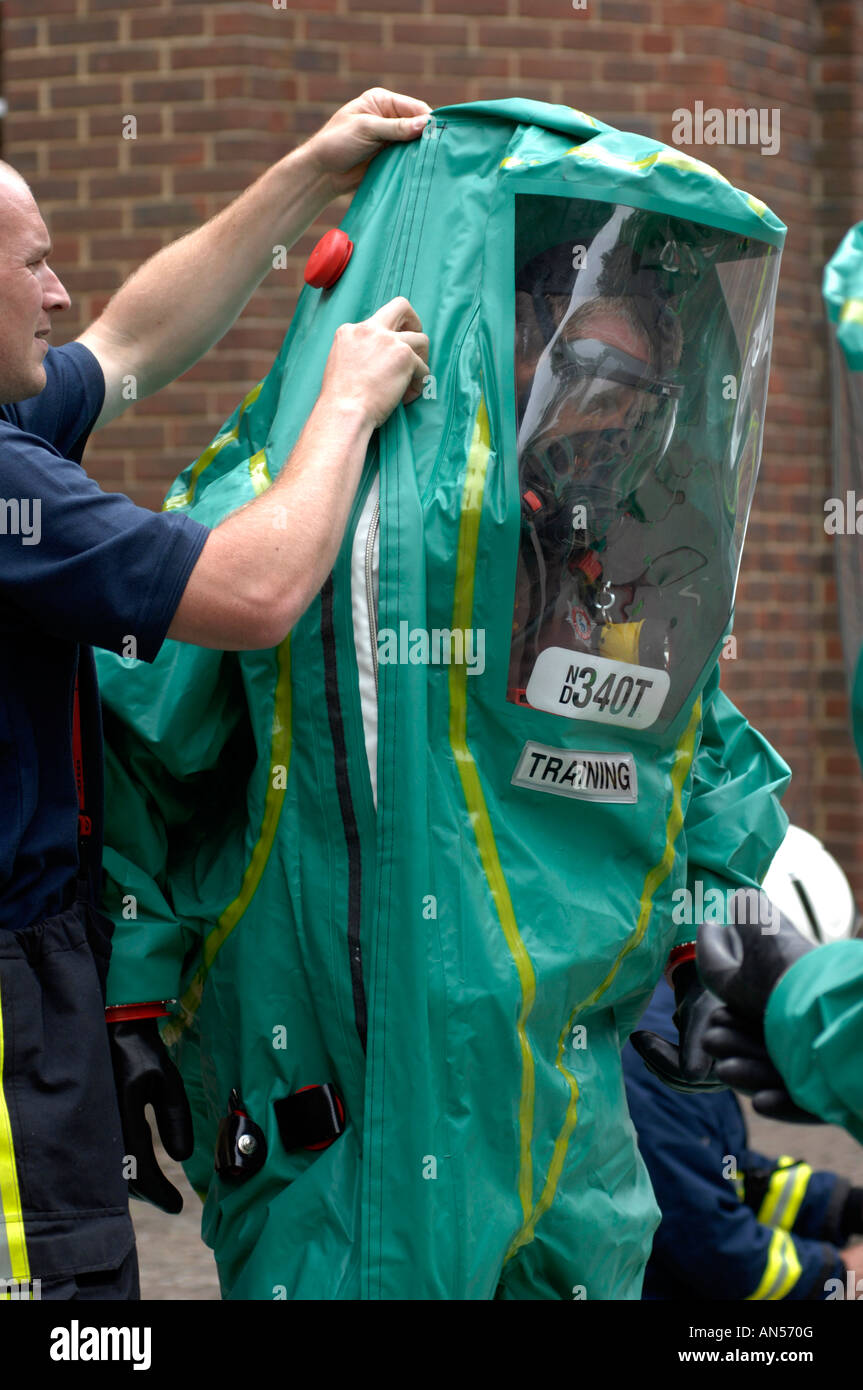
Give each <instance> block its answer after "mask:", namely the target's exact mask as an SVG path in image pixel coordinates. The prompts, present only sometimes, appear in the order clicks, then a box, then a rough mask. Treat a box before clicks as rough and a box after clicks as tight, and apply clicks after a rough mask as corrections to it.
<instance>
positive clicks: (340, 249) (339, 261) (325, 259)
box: [303, 227, 354, 290]
mask: <svg viewBox="0 0 863 1390" xmlns="http://www.w3.org/2000/svg"><path fill="white" fill-rule="evenodd" d="M353 249H354V243H353V242H352V241H351V239H350V237H349V236H348V234H347V232H343V231H342V230H341V228H340V227H334V228H333V230H332V231H330V232H325V233H324V235H323V236H322V237H321V239H320V241H319V242H318V244H317V246H316V247H315V249H314V250H313V251H312V254H311V255H310V256H309V259H308V260H307V261H306V269H305V273H304V275H303V279H304V280H305V282H306V284H307V285H311V286H312V287H313V288H314V289H316V290H329V289H331V288H332V286H333V285H334V284H335V283H336V281H337V280H338V278H339V276H340V275H341V273H342V271H343V270H344V268H345V266H346V265H347V263H348V261H349V260H350V258H351V254H352V252H353Z"/></svg>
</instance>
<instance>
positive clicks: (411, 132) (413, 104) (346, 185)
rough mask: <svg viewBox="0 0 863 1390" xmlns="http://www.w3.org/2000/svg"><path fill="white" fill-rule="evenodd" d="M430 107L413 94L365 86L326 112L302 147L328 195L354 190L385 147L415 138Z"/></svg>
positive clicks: (421, 128) (423, 124)
mask: <svg viewBox="0 0 863 1390" xmlns="http://www.w3.org/2000/svg"><path fill="white" fill-rule="evenodd" d="M430 111H431V107H430V106H428V105H426V103H425V102H424V101H420V100H419V99H418V98H417V97H406V96H402V95H401V93H399V92H389V91H387V89H386V88H385V87H370V88H369V90H368V91H367V92H363V94H362V96H359V97H356V98H355V99H354V100H353V101H349V102H348V103H347V105H346V106H342V107H340V108H339V110H338V111H337V112H336V113H335V115H334V116H331V117H330V119H329V120H328V121H327V123H326V125H325V126H322V127H321V129H320V130H319V131H318V132H317V134H316V135H313V136H312V137H311V139H310V140H309V141H308V142H307V144H306V146H305V150H306V153H307V154H308V155H309V157H310V159H311V160H312V163H313V164H314V165H315V167H316V168H317V169H318V170H319V171H320V173H321V174H323V175H325V176H326V177H327V178H328V179H329V181H330V184H331V187H332V190H333V196H334V197H336V196H338V194H340V193H350V192H351V190H352V189H354V188H356V187H357V186H358V185H359V183H360V181H361V179H362V177H363V174H364V173H365V172H366V169H367V168H368V167H369V164H370V163H371V161H372V160H373V159H374V157H375V155H376V154H379V153H380V151H381V150H382V149H383V148H384V146H385V145H389V144H393V143H399V142H402V143H404V142H406V141H408V140H415V139H416V138H417V136H418V135H419V134H420V133H421V131H422V130H423V127H424V126H425V125H426V120H425V119H424V118H425V117H426V116H428V114H429V112H430Z"/></svg>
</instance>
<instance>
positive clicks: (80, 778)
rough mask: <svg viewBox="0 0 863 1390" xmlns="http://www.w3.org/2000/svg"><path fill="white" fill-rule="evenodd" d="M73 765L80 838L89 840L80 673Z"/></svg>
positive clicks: (76, 693) (76, 691)
mask: <svg viewBox="0 0 863 1390" xmlns="http://www.w3.org/2000/svg"><path fill="white" fill-rule="evenodd" d="M72 765H73V767H74V769H75V786H76V788H77V791H78V836H79V838H80V839H82V840H87V839H89V837H90V836H91V835H92V833H93V822H92V821H91V819H90V817H89V816H88V815H87V809H86V807H85V805H84V741H83V739H82V737H81V701H80V699H79V696H78V673H77V672H76V673H75V702H74V705H73V708H72Z"/></svg>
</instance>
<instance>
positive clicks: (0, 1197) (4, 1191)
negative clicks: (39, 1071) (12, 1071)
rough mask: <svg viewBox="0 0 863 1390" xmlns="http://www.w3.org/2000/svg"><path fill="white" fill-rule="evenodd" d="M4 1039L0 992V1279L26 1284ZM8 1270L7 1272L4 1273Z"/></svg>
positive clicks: (26, 1264)
mask: <svg viewBox="0 0 863 1390" xmlns="http://www.w3.org/2000/svg"><path fill="white" fill-rule="evenodd" d="M5 1048H6V1038H5V1028H4V1025H3V1001H2V992H0V1207H2V1210H0V1235H2V1237H3V1244H4V1245H5V1247H6V1254H7V1257H8V1265H7V1266H6V1268H5V1269H3V1270H2V1271H0V1273H2V1275H3V1277H4V1278H11V1279H15V1280H17V1281H18V1283H22V1282H29V1279H30V1261H29V1259H28V1257H27V1240H26V1236H25V1232H24V1213H23V1211H22V1210H21V1193H20V1190H19V1187H18V1166H17V1164H16V1162H15V1145H14V1143H13V1141H12V1121H11V1119H10V1117H9V1107H8V1106H7V1104H6V1096H5V1093H4V1091H3V1080H4V1077H5V1073H6V1052H5ZM7 1270H8V1273H7Z"/></svg>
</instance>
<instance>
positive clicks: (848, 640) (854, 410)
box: [825, 324, 863, 688]
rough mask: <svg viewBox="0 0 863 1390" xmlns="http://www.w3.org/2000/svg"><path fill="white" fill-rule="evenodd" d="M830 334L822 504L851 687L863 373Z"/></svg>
mask: <svg viewBox="0 0 863 1390" xmlns="http://www.w3.org/2000/svg"><path fill="white" fill-rule="evenodd" d="M830 337H831V351H830V358H831V376H832V398H833V430H832V440H833V494H834V495H833V497H832V498H831V499H830V501H829V502H828V505H827V508H826V509H825V526H826V527H827V530H828V532H832V533H833V536H834V541H833V546H834V555H835V557H836V588H837V591H838V594H839V615H840V622H841V626H842V651H843V655H844V658H845V669H846V672H847V676H848V684H849V688H853V685H854V680H855V676H856V673H857V664H858V656H859V653H860V648H861V646H863V537H861V536H860V535H858V534H857V526H858V525H859V526H860V528H861V531H863V372H852V371H851V370H850V369H849V367H848V363H847V361H846V359H845V355H844V353H843V352H842V349H841V347H840V346H839V343H838V342H837V339H836V327H835V325H834V324H831V325H830ZM858 502H860V503H861V506H860V517H859V520H858V515H857V504H858Z"/></svg>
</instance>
